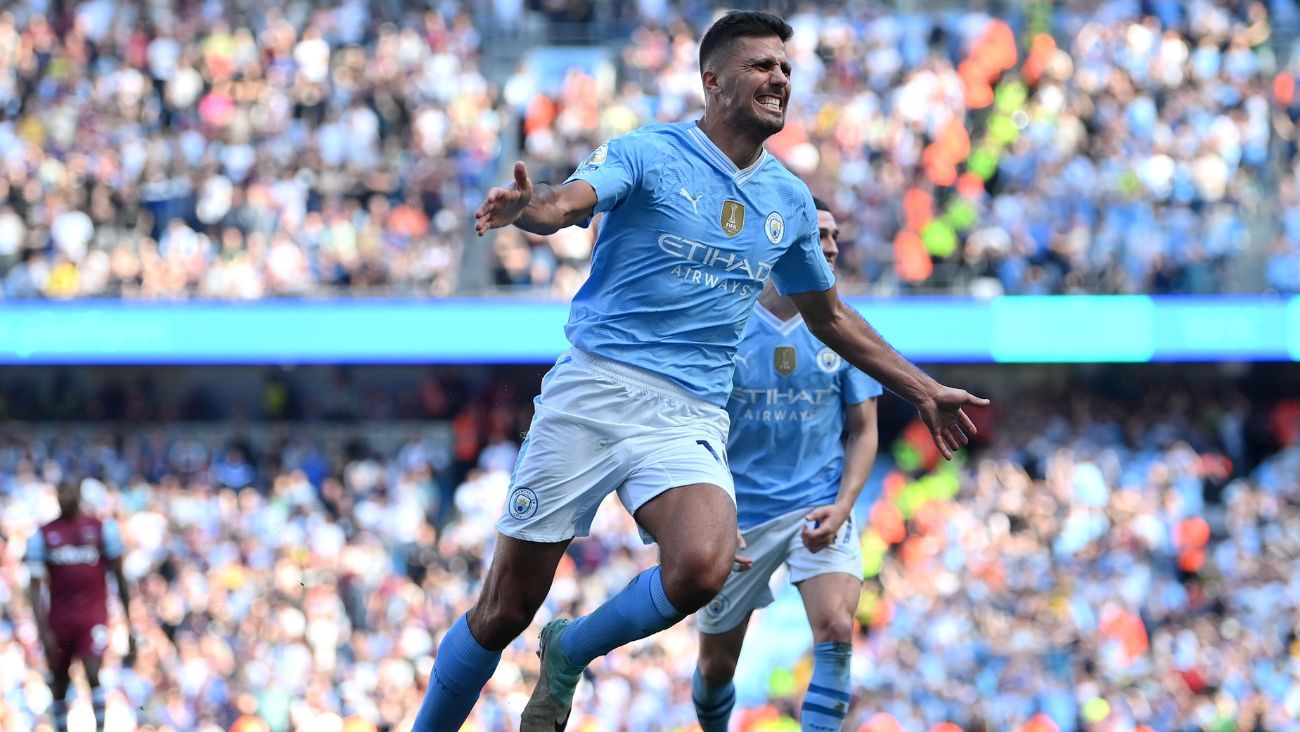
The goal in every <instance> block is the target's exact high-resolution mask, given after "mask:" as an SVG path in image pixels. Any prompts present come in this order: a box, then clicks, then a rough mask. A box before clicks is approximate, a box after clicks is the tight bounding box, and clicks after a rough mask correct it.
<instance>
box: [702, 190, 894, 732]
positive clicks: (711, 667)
mask: <svg viewBox="0 0 1300 732" xmlns="http://www.w3.org/2000/svg"><path fill="white" fill-rule="evenodd" d="M813 200H814V202H815V204H816V207H817V227H818V230H819V232H820V234H821V247H822V253H823V254H825V255H826V261H827V263H828V264H830V265H831V266H832V267H834V266H835V259H836V257H837V256H838V255H839V246H838V244H837V242H836V239H837V238H838V237H839V228H838V227H837V226H836V222H835V215H834V214H832V213H831V211H830V208H829V207H828V206H827V205H826V204H825V203H824V202H822V201H821V200H820V199H813ZM882 391H883V390H882V389H881V386H880V384H879V383H878V382H877V381H875V380H874V379H872V378H871V377H870V376H867V375H866V374H864V373H862V372H861V371H859V370H857V369H856V368H854V367H852V366H850V365H848V364H847V363H845V362H844V360H843V359H842V358H840V356H839V355H838V354H836V353H835V352H834V351H832V350H831V349H830V348H827V347H826V345H825V344H823V343H822V342H821V341H819V340H817V338H816V336H814V335H813V334H812V332H811V331H809V330H808V326H807V325H806V324H805V323H804V321H803V318H801V317H800V316H799V311H798V310H797V309H796V308H795V305H794V302H792V301H791V300H790V298H788V297H783V296H782V295H781V294H780V293H778V292H777V291H776V290H775V289H773V288H772V286H771V285H768V286H767V287H765V288H764V289H763V292H762V293H761V294H759V296H758V305H757V306H755V308H754V315H753V316H752V317H751V318H750V321H749V326H748V328H747V329H746V331H745V336H744V339H743V340H741V342H740V347H739V349H738V350H737V351H736V374H735V379H734V385H733V386H732V389H731V399H730V401H728V402H727V413H728V414H729V415H730V416H731V434H730V436H729V438H728V440H727V453H728V454H729V455H730V456H731V477H732V479H733V480H734V481H735V487H736V506H737V511H738V515H739V516H738V521H739V524H740V530H741V536H742V537H743V544H742V546H743V547H744V548H743V550H742V551H743V552H744V554H745V557H744V558H743V559H741V560H739V565H740V566H737V567H734V568H733V569H732V572H731V576H729V577H728V578H727V583H726V584H725V585H723V587H722V592H720V593H718V596H717V597H715V598H713V601H712V602H710V603H709V604H708V605H706V606H705V607H704V608H703V609H702V610H700V612H699V613H698V614H696V617H695V621H696V623H697V625H698V627H699V629H700V660H699V665H698V666H697V668H696V669H695V678H694V680H693V681H692V684H691V698H692V699H693V700H694V702H695V714H696V716H697V717H698V718H699V720H700V727H701V728H702V729H703V730H704V732H726V730H727V722H728V721H729V720H730V718H731V709H732V707H733V706H734V705H735V702H736V690H735V685H734V684H733V683H732V677H733V676H734V675H735V672H736V661H737V659H739V658H740V649H741V646H742V645H743V644H744V641H745V630H746V628H747V627H748V625H749V618H750V615H751V614H752V613H753V612H754V610H756V609H758V608H760V607H766V606H767V605H769V604H771V603H772V599H773V598H772V593H771V592H770V591H769V589H768V582H769V580H770V579H771V576H772V572H774V571H775V570H776V569H777V567H779V566H781V564H783V563H784V564H786V565H787V566H788V567H789V570H790V581H791V582H793V583H794V584H795V586H797V587H798V588H799V594H800V595H802V596H803V602H804V609H805V610H806V611H807V612H808V622H809V624H810V625H811V626H812V631H813V644H814V645H813V659H814V660H813V676H812V682H811V684H810V685H809V687H808V693H807V694H806V695H805V696H804V703H803V709H802V710H801V714H800V717H801V721H802V723H803V729H804V730H806V731H807V730H816V731H817V732H824V731H826V730H839V729H840V726H841V724H842V723H843V722H844V717H845V715H846V714H847V713H848V706H849V700H850V694H849V658H850V656H851V655H852V652H853V645H852V637H851V635H852V632H853V613H854V611H855V610H856V609H857V606H858V596H859V594H861V589H862V546H861V544H859V542H858V530H857V526H856V525H855V524H854V522H853V505H854V504H855V503H856V502H857V500H858V495H859V494H860V493H861V492H862V487H863V485H865V484H866V482H867V476H868V475H870V473H871V464H872V463H873V462H874V461H875V459H876V445H877V433H876V398H877V397H879V396H880V394H881V392H882ZM841 436H843V438H844V441H843V443H842V444H841V442H840V438H841Z"/></svg>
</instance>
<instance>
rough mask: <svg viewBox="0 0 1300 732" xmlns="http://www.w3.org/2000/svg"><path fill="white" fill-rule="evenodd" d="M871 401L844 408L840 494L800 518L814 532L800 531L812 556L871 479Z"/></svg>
mask: <svg viewBox="0 0 1300 732" xmlns="http://www.w3.org/2000/svg"><path fill="white" fill-rule="evenodd" d="M877 401H879V400H878V399H876V398H875V397H872V398H871V399H867V400H866V401H863V402H859V403H858V404H846V405H845V406H844V470H843V472H842V474H841V475H840V490H839V493H838V494H836V496H835V503H833V504H830V505H828V506H818V507H817V508H814V509H813V510H812V511H809V512H808V515H807V516H805V517H804V518H806V519H808V520H809V521H812V522H814V525H815V526H816V528H813V529H809V528H808V527H806V526H805V527H804V530H803V543H804V546H806V547H808V550H809V551H811V552H813V553H816V552H819V551H821V550H822V549H825V548H826V547H828V546H830V545H831V542H832V541H834V540H835V535H836V534H837V533H839V530H840V527H841V526H843V525H844V522H845V521H846V520H848V518H849V516H850V515H852V513H853V506H854V504H856V503H857V502H858V496H859V495H861V494H862V488H863V487H864V486H865V485H866V484H867V478H868V477H870V476H871V466H872V464H874V463H875V462H876V450H877V447H878V445H879V442H880V436H879V435H880V433H879V432H878V430H877V429H876V403H877Z"/></svg>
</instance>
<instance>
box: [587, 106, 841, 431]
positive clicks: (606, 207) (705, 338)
mask: <svg viewBox="0 0 1300 732" xmlns="http://www.w3.org/2000/svg"><path fill="white" fill-rule="evenodd" d="M569 180H582V181H586V182H587V183H589V184H590V185H591V187H592V188H594V189H595V191H596V197H597V203H596V211H597V212H605V218H604V220H603V221H602V222H601V225H600V234H599V236H598V237H597V240H596V248H595V253H594V255H593V257H592V262H591V275H590V277H589V278H588V279H587V282H586V283H585V284H584V285H583V286H582V288H581V289H580V290H579V291H578V294H577V295H576V296H574V298H573V306H572V309H571V310H570V313H569V322H568V324H567V325H566V326H565V334H566V335H567V336H568V338H569V342H570V343H572V344H573V345H574V346H576V347H578V348H581V349H583V350H585V351H589V352H591V353H594V354H597V355H599V356H604V357H605V358H609V359H612V360H614V361H619V362H622V363H625V364H631V365H632V366H636V367H639V368H642V369H647V370H649V371H652V372H655V373H657V374H662V375H664V376H667V377H669V378H671V379H673V380H674V381H676V382H677V383H680V384H681V385H682V386H683V387H684V388H685V389H687V390H688V391H690V392H692V393H694V394H697V395H699V396H700V397H701V398H703V399H706V400H708V401H709V402H711V403H713V404H716V405H718V406H722V405H723V404H725V403H726V401H727V396H728V394H729V393H730V392H731V374H732V370H733V358H734V356H735V352H736V346H737V344H738V343H739V342H740V337H741V333H742V332H743V331H744V328H745V321H746V320H747V319H748V318H749V314H750V313H751V312H752V310H753V306H754V300H755V298H757V297H758V293H759V291H760V290H762V289H763V284H764V282H766V281H767V279H768V277H769V276H771V277H773V278H774V279H775V281H776V284H777V287H778V289H779V290H780V291H781V292H783V293H787V294H789V293H796V292H820V291H822V290H826V289H828V288H830V287H831V285H832V284H834V282H835V278H834V276H833V275H832V274H831V271H830V268H829V267H828V266H827V264H826V260H825V258H824V257H823V256H822V251H821V244H820V240H819V237H818V232H817V214H816V210H815V208H814V206H813V202H812V194H811V193H810V192H809V191H808V187H807V186H806V185H804V183H803V182H802V181H800V180H799V179H798V178H796V177H795V176H794V174H793V173H791V172H790V171H788V170H786V169H785V167H784V166H783V165H781V163H780V162H778V161H777V160H776V159H775V158H773V157H772V156H771V155H769V154H768V153H767V152H766V151H764V152H763V153H762V155H761V156H760V157H759V159H758V161H757V162H755V163H754V164H753V165H751V166H750V167H748V168H745V169H744V170H741V169H739V168H737V167H736V165H735V164H734V163H732V162H731V160H730V159H729V158H728V157H727V156H726V155H724V154H723V153H722V151H721V150H719V149H718V148H717V146H716V145H714V144H713V142H712V141H711V140H710V139H709V138H708V136H706V135H705V134H704V132H703V131H702V130H701V129H700V128H699V127H698V126H697V125H696V124H695V123H694V122H683V123H675V124H657V125H648V126H646V127H642V128H640V129H638V130H636V131H634V132H632V133H630V134H627V135H625V136H623V137H620V138H617V139H614V140H611V141H610V142H608V143H606V144H604V145H601V146H600V147H599V148H597V149H596V151H595V152H593V153H592V154H591V156H590V157H588V158H587V160H586V161H584V162H583V163H582V165H581V166H579V167H578V169H577V171H575V172H574V174H573V176H571V177H570V178H569ZM587 223H589V222H584V223H583V225H584V226H585V225H586V224H587Z"/></svg>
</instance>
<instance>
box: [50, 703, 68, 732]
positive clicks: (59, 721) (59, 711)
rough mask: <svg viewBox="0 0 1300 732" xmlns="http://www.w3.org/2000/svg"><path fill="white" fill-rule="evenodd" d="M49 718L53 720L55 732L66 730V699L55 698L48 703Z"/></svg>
mask: <svg viewBox="0 0 1300 732" xmlns="http://www.w3.org/2000/svg"><path fill="white" fill-rule="evenodd" d="M50 718H51V721H53V722H54V730H55V732H68V700H67V699H55V700H54V703H53V704H50Z"/></svg>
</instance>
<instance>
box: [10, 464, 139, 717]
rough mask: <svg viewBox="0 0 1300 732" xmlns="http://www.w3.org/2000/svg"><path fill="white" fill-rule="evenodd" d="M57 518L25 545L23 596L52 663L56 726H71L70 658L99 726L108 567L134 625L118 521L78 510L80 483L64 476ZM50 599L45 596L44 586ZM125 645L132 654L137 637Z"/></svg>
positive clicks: (129, 660)
mask: <svg viewBox="0 0 1300 732" xmlns="http://www.w3.org/2000/svg"><path fill="white" fill-rule="evenodd" d="M58 495H59V509H60V514H59V517H58V518H57V519H55V520H54V521H51V522H50V523H48V524H46V525H45V526H42V527H41V528H40V530H38V531H37V532H36V533H35V534H32V536H31V538H30V539H29V540H28V542H27V558H26V561H27V566H28V569H29V571H30V572H31V584H30V585H29V586H28V595H29V598H30V600H31V603H32V608H33V610H34V611H35V614H36V626H37V628H38V629H39V631H40V639H41V646H42V648H43V650H44V651H45V662H46V664H47V665H48V666H49V667H50V675H51V680H50V692H51V693H52V694H53V696H54V704H53V706H52V708H51V715H52V716H53V717H54V728H55V729H56V730H58V732H65V730H67V728H68V702H67V695H68V687H69V686H70V681H71V677H70V673H69V672H70V671H71V669H72V662H73V661H74V660H80V661H81V666H82V669H83V670H84V671H85V673H86V680H87V681H88V682H89V684H90V694H91V704H92V706H93V707H94V710H95V724H96V727H97V728H98V729H99V730H103V729H104V687H102V686H100V684H99V667H100V662H101V658H102V656H103V655H104V650H105V649H106V648H107V646H108V582H107V579H106V577H105V575H107V574H108V573H109V572H112V574H113V579H114V580H116V582H117V596H118V599H119V600H120V601H121V603H122V612H123V613H124V614H125V615H126V622H127V627H128V628H129V627H130V625H131V619H130V607H131V605H130V602H131V598H130V594H129V591H128V589H127V584H126V577H125V576H124V575H123V574H122V534H121V532H120V531H119V530H118V527H117V522H116V521H113V520H111V519H110V520H107V521H100V520H99V519H97V518H95V517H94V516H90V515H87V514H86V513H84V512H83V511H82V510H81V484H80V483H78V482H75V481H72V480H69V479H66V478H65V479H64V480H63V481H62V482H60V483H59V488H58ZM47 587H48V589H49V599H48V602H47V600H46V592H45V590H46V588H47ZM128 637H129V638H130V641H129V642H130V648H129V650H128V652H127V656H126V658H125V659H123V663H124V664H125V665H128V666H129V665H131V664H132V663H133V662H134V659H135V637H134V635H133V634H128Z"/></svg>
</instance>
